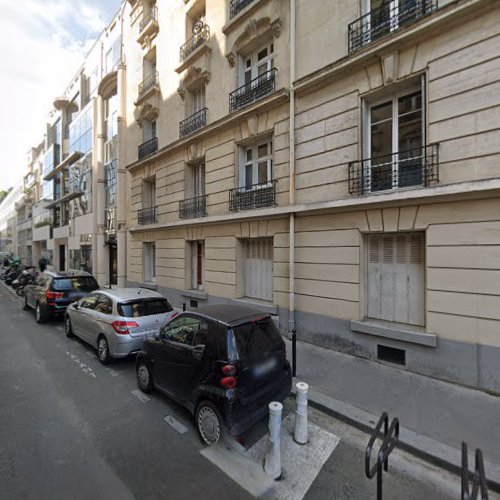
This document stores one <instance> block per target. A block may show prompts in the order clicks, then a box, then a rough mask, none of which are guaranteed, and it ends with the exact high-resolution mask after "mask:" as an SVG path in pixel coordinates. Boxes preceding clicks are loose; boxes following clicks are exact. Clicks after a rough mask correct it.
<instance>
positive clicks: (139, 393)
mask: <svg viewBox="0 0 500 500" xmlns="http://www.w3.org/2000/svg"><path fill="white" fill-rule="evenodd" d="M132 394H133V395H134V396H135V397H136V398H137V399H138V400H139V401H140V402H141V403H147V402H148V401H151V398H150V397H148V396H146V394H144V393H143V392H142V391H140V390H139V389H136V390H135V391H132Z"/></svg>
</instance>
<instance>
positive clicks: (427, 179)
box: [349, 143, 439, 195]
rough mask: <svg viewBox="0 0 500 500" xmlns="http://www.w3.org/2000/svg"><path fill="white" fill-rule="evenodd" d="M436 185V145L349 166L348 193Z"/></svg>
mask: <svg viewBox="0 0 500 500" xmlns="http://www.w3.org/2000/svg"><path fill="white" fill-rule="evenodd" d="M433 182H439V144H437V143H436V144H429V145H427V146H424V147H422V148H416V149H411V150H406V151H400V152H398V153H394V154H392V155H387V156H379V157H377V158H369V159H366V160H361V161H355V162H350V163H349V193H350V194H352V195H363V194H369V193H373V192H378V191H387V190H391V189H398V188H406V187H418V186H422V187H428V186H429V185H430V184H431V183H433Z"/></svg>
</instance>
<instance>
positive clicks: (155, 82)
mask: <svg viewBox="0 0 500 500" xmlns="http://www.w3.org/2000/svg"><path fill="white" fill-rule="evenodd" d="M159 88H160V87H159V75H158V71H155V72H154V73H152V74H151V75H149V76H147V77H146V78H144V80H143V81H142V83H139V86H138V89H137V100H136V101H135V105H136V106H137V105H138V104H139V103H140V102H142V101H143V100H144V99H145V97H146V96H147V95H149V93H150V92H152V91H154V90H156V91H157V90H159Z"/></svg>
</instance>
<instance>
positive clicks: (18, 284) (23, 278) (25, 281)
mask: <svg viewBox="0 0 500 500" xmlns="http://www.w3.org/2000/svg"><path fill="white" fill-rule="evenodd" d="M38 274H39V273H38V272H37V270H36V269H35V268H34V267H31V268H26V269H24V270H23V271H22V273H21V275H20V276H19V277H18V278H17V279H16V280H14V281H13V282H12V288H13V289H14V290H15V291H16V294H17V295H19V297H24V287H25V286H26V285H29V284H30V283H33V281H35V279H36V278H37V276H38Z"/></svg>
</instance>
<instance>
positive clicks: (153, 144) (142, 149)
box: [138, 137, 158, 160]
mask: <svg viewBox="0 0 500 500" xmlns="http://www.w3.org/2000/svg"><path fill="white" fill-rule="evenodd" d="M155 151H158V137H153V138H152V139H149V141H146V142H143V143H142V144H139V148H138V157H139V160H141V159H142V158H145V157H146V156H149V155H150V154H153V153H154V152H155Z"/></svg>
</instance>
